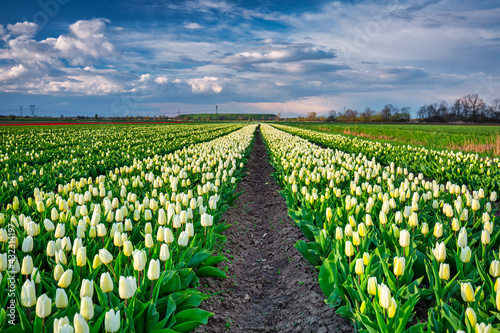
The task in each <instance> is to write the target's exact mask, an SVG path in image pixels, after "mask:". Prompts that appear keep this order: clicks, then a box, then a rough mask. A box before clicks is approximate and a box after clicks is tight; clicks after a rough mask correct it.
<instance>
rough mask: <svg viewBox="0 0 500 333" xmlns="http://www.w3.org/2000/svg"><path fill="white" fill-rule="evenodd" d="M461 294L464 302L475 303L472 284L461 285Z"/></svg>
mask: <svg viewBox="0 0 500 333" xmlns="http://www.w3.org/2000/svg"><path fill="white" fill-rule="evenodd" d="M460 293H461V294H462V299H463V300H464V302H474V301H475V296H474V289H473V288H472V284H471V283H470V282H461V283H460Z"/></svg>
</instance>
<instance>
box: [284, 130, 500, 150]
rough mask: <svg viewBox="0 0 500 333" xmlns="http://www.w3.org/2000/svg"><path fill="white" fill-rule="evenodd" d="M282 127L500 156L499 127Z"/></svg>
mask: <svg viewBox="0 0 500 333" xmlns="http://www.w3.org/2000/svg"><path fill="white" fill-rule="evenodd" d="M286 125H289V126H295V127H298V128H304V129H311V130H316V131H319V132H327V133H340V134H345V135H351V136H357V137H362V138H365V139H372V140H377V141H382V142H391V143H402V144H412V145H418V146H423V147H426V148H432V149H455V150H462V151H468V152H475V153H484V154H488V155H496V156H498V155H500V139H499V135H500V126H484V125H477V126H470V125H464V126H461V125H420V124H345V123H343V124H332V123H306V124H300V123H287V124H286Z"/></svg>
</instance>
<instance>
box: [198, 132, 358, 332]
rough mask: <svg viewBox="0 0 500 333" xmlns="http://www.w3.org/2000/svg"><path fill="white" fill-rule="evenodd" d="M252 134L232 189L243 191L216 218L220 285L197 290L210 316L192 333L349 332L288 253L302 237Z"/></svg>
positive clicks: (310, 272) (309, 273) (307, 269)
mask: <svg viewBox="0 0 500 333" xmlns="http://www.w3.org/2000/svg"><path fill="white" fill-rule="evenodd" d="M267 158H268V155H267V152H266V149H265V146H264V145H263V143H262V138H261V135H260V133H259V132H257V135H256V141H255V144H254V147H253V151H252V153H251V156H250V157H249V161H248V175H247V176H246V177H245V178H244V179H243V180H242V181H241V183H240V184H239V185H238V189H237V190H238V191H244V193H243V194H242V195H241V196H240V197H239V198H238V200H237V201H236V202H235V205H234V206H233V207H231V208H230V209H228V210H227V211H226V213H225V214H224V217H223V219H224V220H225V221H226V222H227V223H230V224H232V226H231V227H230V228H229V229H228V230H227V231H226V236H227V242H226V244H225V245H224V247H223V250H222V253H223V254H224V255H225V256H226V257H228V260H227V261H225V262H223V263H220V264H219V267H220V268H226V269H227V271H226V274H227V276H228V278H227V279H213V278H210V279H205V278H204V279H202V280H201V281H200V283H201V288H200V290H201V291H203V292H205V293H208V294H213V296H212V298H210V299H209V300H207V301H205V302H203V303H202V305H201V308H203V309H205V310H208V311H211V312H214V313H215V315H214V316H213V317H212V318H210V319H209V322H208V324H207V325H205V326H202V327H200V328H198V330H197V332H226V331H227V332H322V333H326V332H352V331H353V329H352V327H353V326H352V324H351V323H349V321H347V320H346V319H343V318H342V317H340V316H339V315H336V314H335V311H334V309H332V308H330V307H329V306H327V305H325V303H324V299H325V297H324V295H323V294H322V292H321V290H320V288H319V285H318V273H317V271H316V269H315V268H314V267H312V266H311V265H309V264H308V263H307V262H306V261H305V260H304V259H303V258H302V256H301V255H300V253H299V252H298V251H297V250H296V249H295V248H294V247H293V245H294V244H295V242H296V241H297V240H299V239H303V235H302V233H301V231H300V230H299V228H298V227H297V226H296V225H295V224H294V223H293V221H292V220H291V219H290V218H289V217H288V215H287V207H286V204H285V200H284V199H283V198H282V197H281V196H280V195H279V193H278V190H279V187H278V185H277V184H276V182H275V180H274V179H273V178H272V176H271V173H272V172H274V169H273V167H272V166H271V165H270V163H269V162H268V160H267Z"/></svg>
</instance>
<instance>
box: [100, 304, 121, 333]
mask: <svg viewBox="0 0 500 333" xmlns="http://www.w3.org/2000/svg"><path fill="white" fill-rule="evenodd" d="M104 329H105V331H106V332H109V333H115V332H118V331H119V330H120V310H118V311H116V313H115V310H113V309H111V310H109V311H108V312H106V315H105V317H104Z"/></svg>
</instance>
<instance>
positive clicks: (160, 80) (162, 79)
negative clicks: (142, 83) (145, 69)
mask: <svg viewBox="0 0 500 333" xmlns="http://www.w3.org/2000/svg"><path fill="white" fill-rule="evenodd" d="M155 82H156V83H158V84H166V83H167V82H168V79H167V78H166V77H165V76H159V77H157V78H156V79H155Z"/></svg>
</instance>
